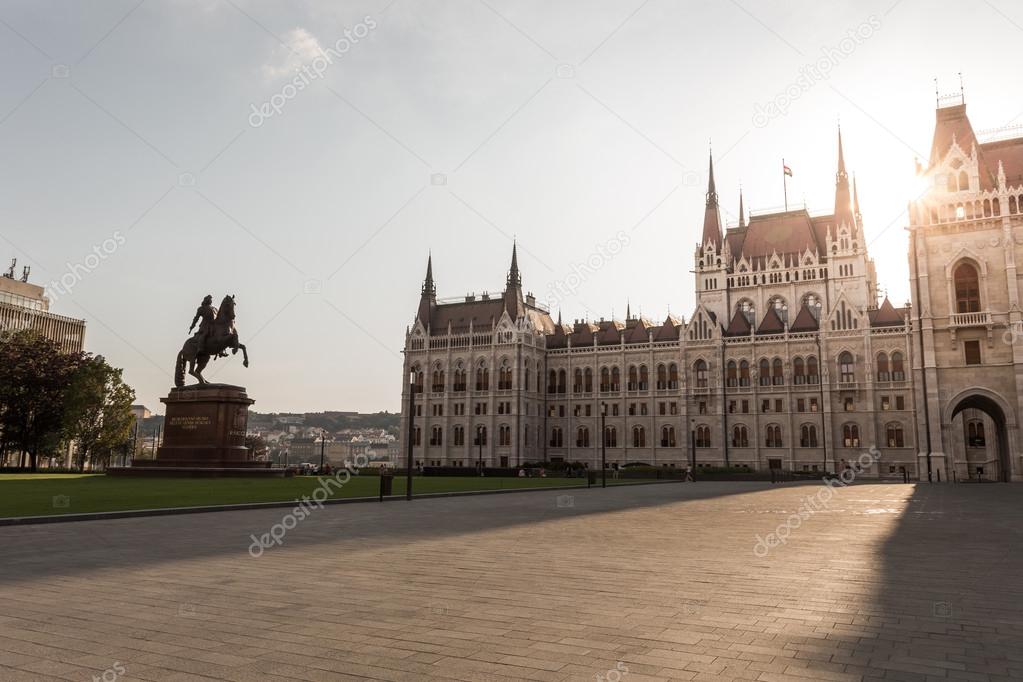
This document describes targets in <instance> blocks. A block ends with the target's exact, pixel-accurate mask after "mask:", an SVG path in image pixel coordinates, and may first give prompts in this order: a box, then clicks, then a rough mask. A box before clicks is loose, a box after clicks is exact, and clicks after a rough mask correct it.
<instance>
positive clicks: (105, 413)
mask: <svg viewBox="0 0 1023 682" xmlns="http://www.w3.org/2000/svg"><path fill="white" fill-rule="evenodd" d="M134 401H135V391H133V390H132V389H131V388H130V387H129V386H127V385H126V384H125V383H124V381H123V380H122V378H121V370H120V369H116V368H114V367H111V366H110V365H109V364H107V361H106V360H105V359H104V358H103V356H101V355H97V356H91V355H86V356H84V357H82V358H81V360H80V361H79V363H78V365H77V367H76V368H75V371H74V373H73V374H72V376H71V381H70V383H69V385H68V389H67V393H66V396H65V402H66V409H65V419H64V424H63V434H64V436H65V437H66V438H67V439H68V440H74V441H75V443H76V446H77V447H76V450H77V453H76V455H77V464H78V468H79V469H84V468H85V462H86V460H88V461H89V462H91V463H92V464H93V465H96V464H102V465H104V466H105V465H106V464H107V463H108V462H109V461H110V456H111V454H113V453H114V451H115V450H117V451H120V450H122V449H123V448H124V446H125V444H126V442H127V440H128V438H129V437H130V436H131V428H132V425H133V424H134V421H135V417H134V415H133V414H132V412H131V405H132V403H133V402H134Z"/></svg>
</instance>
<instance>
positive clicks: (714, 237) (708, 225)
mask: <svg viewBox="0 0 1023 682" xmlns="http://www.w3.org/2000/svg"><path fill="white" fill-rule="evenodd" d="M707 177H708V181H707V208H706V209H705V210H704V213H703V240H702V241H701V242H700V251H701V252H705V251H706V250H707V247H708V246H710V245H713V246H714V250H715V251H717V252H720V251H721V241H722V240H721V216H720V214H719V212H718V193H717V189H716V188H715V186H714V157H713V155H712V156H711V157H710V167H709V170H708V171H707Z"/></svg>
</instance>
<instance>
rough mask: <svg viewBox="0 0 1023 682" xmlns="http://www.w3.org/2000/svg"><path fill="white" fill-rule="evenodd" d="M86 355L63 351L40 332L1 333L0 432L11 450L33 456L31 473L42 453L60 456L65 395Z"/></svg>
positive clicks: (31, 457) (30, 458) (31, 458)
mask: <svg viewBox="0 0 1023 682" xmlns="http://www.w3.org/2000/svg"><path fill="white" fill-rule="evenodd" d="M83 357H84V356H83V355H82V354H81V353H62V352H61V351H60V348H59V347H58V346H57V344H56V343H55V342H53V341H51V340H49V339H47V338H46V337H44V336H42V335H41V334H39V333H38V332H35V331H32V330H18V331H14V332H6V333H4V334H2V335H0V429H2V430H3V434H4V442H5V444H6V446H7V447H11V448H13V449H14V450H15V451H18V452H21V453H23V455H22V466H24V454H26V453H27V454H28V457H29V460H30V465H31V467H32V470H33V471H35V470H36V468H37V466H38V461H39V455H40V454H45V453H49V452H55V451H56V450H57V448H58V447H59V445H60V436H61V431H62V428H61V427H62V425H63V423H64V421H65V411H66V401H65V399H64V398H65V394H66V391H67V389H68V386H69V384H70V382H71V377H72V376H73V374H74V372H75V369H76V367H77V366H78V364H79V363H80V362H81V361H82V359H83Z"/></svg>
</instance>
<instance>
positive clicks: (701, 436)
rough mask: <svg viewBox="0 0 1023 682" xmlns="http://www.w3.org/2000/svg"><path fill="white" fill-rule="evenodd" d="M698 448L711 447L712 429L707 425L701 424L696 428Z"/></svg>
mask: <svg viewBox="0 0 1023 682" xmlns="http://www.w3.org/2000/svg"><path fill="white" fill-rule="evenodd" d="M696 447H698V448H709V447H710V427H709V426H707V425H706V424H700V425H699V426H697V427H696Z"/></svg>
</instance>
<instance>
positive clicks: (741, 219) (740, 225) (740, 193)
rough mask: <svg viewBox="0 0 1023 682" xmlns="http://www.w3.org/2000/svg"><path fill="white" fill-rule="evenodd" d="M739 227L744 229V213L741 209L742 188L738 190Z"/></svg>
mask: <svg viewBox="0 0 1023 682" xmlns="http://www.w3.org/2000/svg"><path fill="white" fill-rule="evenodd" d="M739 227H746V211H745V210H744V209H743V207H742V187H740V188H739Z"/></svg>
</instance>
